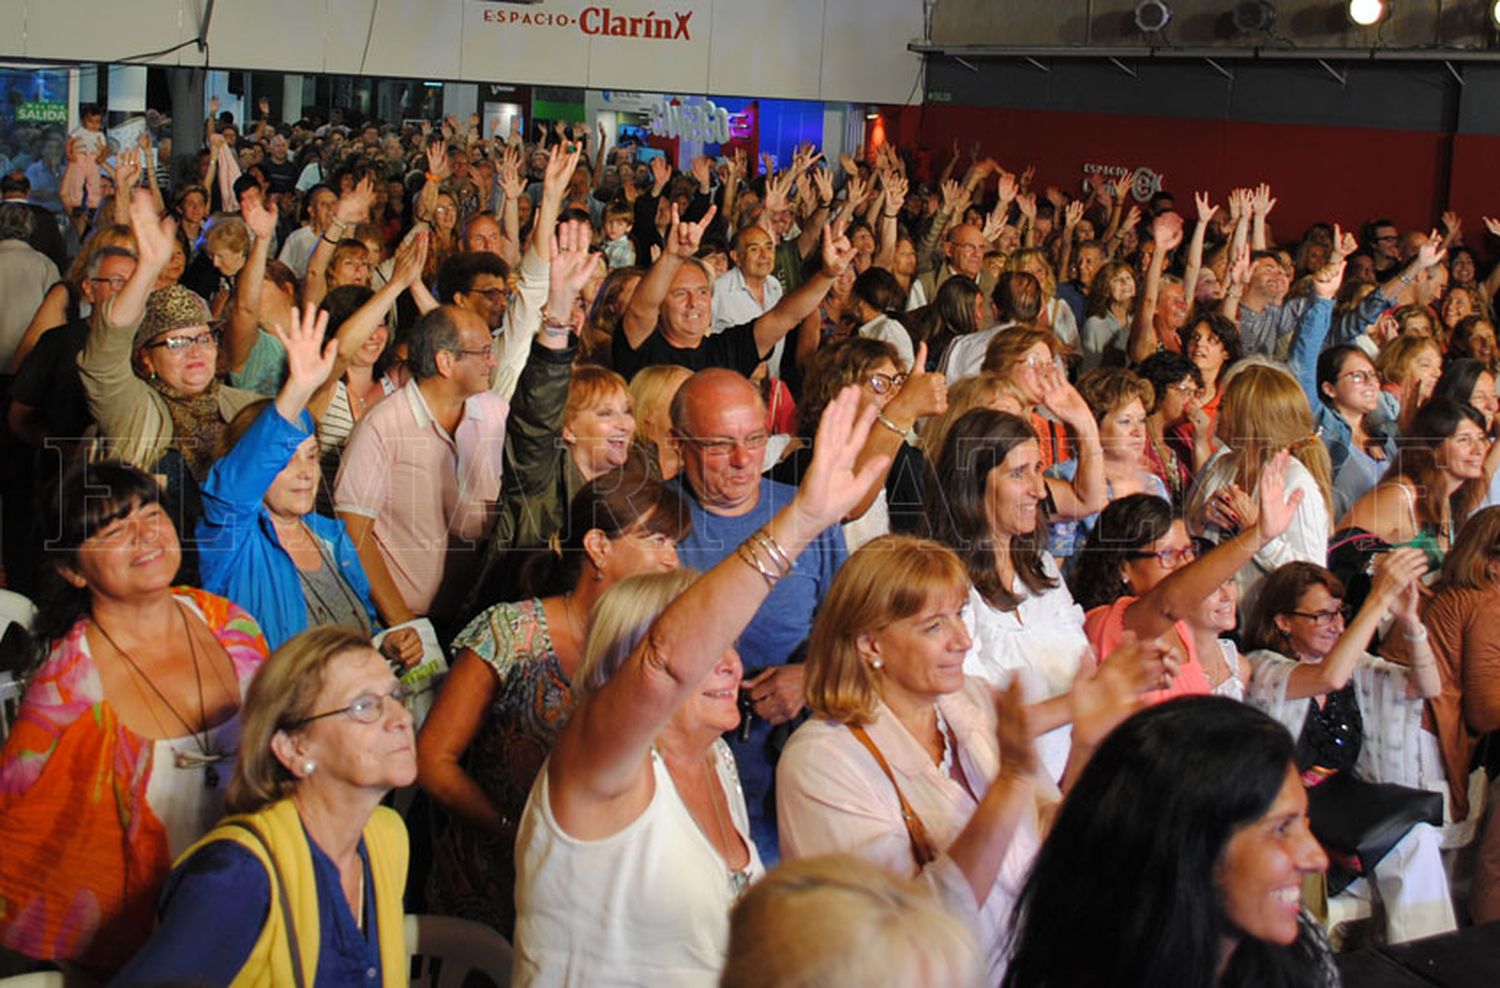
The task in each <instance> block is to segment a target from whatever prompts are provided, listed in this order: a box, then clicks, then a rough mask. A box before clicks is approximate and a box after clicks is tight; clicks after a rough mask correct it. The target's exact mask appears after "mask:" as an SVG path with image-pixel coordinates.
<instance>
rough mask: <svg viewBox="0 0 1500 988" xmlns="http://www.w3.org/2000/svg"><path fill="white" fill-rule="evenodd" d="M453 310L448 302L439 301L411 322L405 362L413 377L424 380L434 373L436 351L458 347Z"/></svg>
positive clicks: (456, 323) (435, 373)
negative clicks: (429, 310)
mask: <svg viewBox="0 0 1500 988" xmlns="http://www.w3.org/2000/svg"><path fill="white" fill-rule="evenodd" d="M457 311H459V310H456V309H454V308H453V307H452V306H448V305H440V306H438V307H437V308H436V309H433V310H432V311H431V312H427V313H424V314H423V316H422V317H421V318H420V319H418V320H417V322H416V324H415V325H414V326H412V329H411V336H410V337H408V338H407V344H406V346H407V351H406V366H407V367H408V368H409V369H410V370H411V376H412V377H413V378H414V379H416V380H418V381H425V380H426V379H428V378H430V377H437V373H438V366H437V355H438V354H439V353H440V352H442V351H444V350H447V351H449V352H452V351H454V350H457V349H458V345H459V342H460V341H459V337H458V333H459V330H458V322H457V321H456V320H455V319H454V314H455V313H456V312H457Z"/></svg>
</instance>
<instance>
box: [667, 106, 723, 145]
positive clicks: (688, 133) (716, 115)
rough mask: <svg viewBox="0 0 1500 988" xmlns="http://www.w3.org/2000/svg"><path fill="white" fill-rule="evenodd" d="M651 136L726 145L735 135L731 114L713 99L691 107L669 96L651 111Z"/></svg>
mask: <svg viewBox="0 0 1500 988" xmlns="http://www.w3.org/2000/svg"><path fill="white" fill-rule="evenodd" d="M651 133H653V134H659V135H660V136H662V137H680V138H683V139H685V140H689V141H702V142H703V143H705V144H723V143H724V142H725V141H727V140H729V138H730V137H731V136H733V135H732V132H731V129H730V126H729V111H728V110H726V109H724V108H723V107H722V106H719V105H717V104H716V103H714V101H713V100H711V99H710V100H704V101H703V102H702V103H701V104H698V105H691V104H684V103H682V102H680V101H677V100H670V99H667V98H666V97H665V96H663V97H662V99H661V102H660V103H658V104H656V105H655V106H653V107H652V108H651Z"/></svg>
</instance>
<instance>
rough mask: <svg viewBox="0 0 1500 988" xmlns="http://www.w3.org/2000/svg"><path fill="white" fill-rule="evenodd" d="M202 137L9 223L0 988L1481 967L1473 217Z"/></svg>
mask: <svg viewBox="0 0 1500 988" xmlns="http://www.w3.org/2000/svg"><path fill="white" fill-rule="evenodd" d="M213 109H214V111H215V112H214V113H213V114H211V115H210V116H209V117H208V119H207V120H206V122H205V128H204V146H203V148H202V150H201V151H199V152H197V153H196V154H187V155H179V157H178V161H179V162H180V163H181V164H182V165H183V166H184V168H185V173H180V174H176V175H167V174H165V173H164V172H165V170H166V168H165V165H163V166H162V169H161V170H162V172H163V173H162V174H158V171H159V169H158V166H157V160H158V158H159V157H161V158H162V159H163V160H165V156H164V155H158V154H157V153H155V152H156V151H158V150H160V149H158V148H154V147H153V146H152V138H151V134H150V131H149V130H148V131H147V132H146V133H145V134H143V135H142V138H141V141H140V144H139V146H138V147H133V148H111V147H109V146H108V145H107V144H105V143H104V142H103V140H102V138H101V137H96V136H94V135H98V134H99V123H100V114H99V113H98V112H97V110H96V109H95V108H85V110H84V112H83V114H82V117H83V127H82V128H80V130H79V131H78V132H75V133H74V134H72V135H69V136H68V137H67V138H66V140H65V141H64V140H63V139H62V135H58V141H57V143H58V145H59V148H58V149H57V150H58V154H57V155H54V156H53V158H49V159H48V161H50V162H51V164H49V165H47V168H46V169H44V172H45V175H46V177H47V178H48V179H49V180H50V183H51V184H50V185H49V186H47V187H45V188H38V187H37V186H36V181H35V176H31V175H30V172H36V171H37V169H36V168H32V169H30V170H29V172H27V173H21V172H17V173H14V174H11V175H7V176H4V177H3V179H0V191H3V192H4V195H5V201H4V202H0V284H3V285H4V286H5V290H4V294H3V296H0V362H3V363H4V365H5V368H6V376H5V382H6V385H7V397H8V404H7V413H6V425H7V430H6V431H7V434H6V436H5V438H4V443H5V445H6V450H7V451H6V454H5V456H6V460H7V462H8V463H10V464H13V465H15V469H13V470H8V471H7V474H8V476H7V478H6V480H5V482H4V491H3V495H4V499H5V500H4V513H3V520H4V532H3V534H4V570H3V574H4V579H5V586H6V587H7V588H8V589H9V590H11V591H14V592H18V593H20V594H22V595H24V596H26V597H27V598H30V599H31V600H34V601H35V603H36V605H37V608H38V611H37V618H36V620H35V622H34V625H33V627H32V628H31V637H32V643H33V647H32V648H31V650H30V653H29V654H28V655H26V656H25V657H24V658H23V660H22V661H21V662H19V663H18V664H17V666H16V670H17V672H18V673H19V675H20V678H21V680H22V681H23V682H24V684H25V692H24V695H23V697H22V699H21V701H20V705H19V710H18V711H17V713H16V715H15V716H14V717H13V718H12V725H11V728H10V731H9V734H8V736H7V737H6V738H5V741H4V747H3V750H0V846H3V847H4V848H5V851H4V853H3V854H0V945H3V957H0V973H5V972H6V971H19V970H28V969H34V968H36V967H38V966H54V967H60V968H62V969H63V970H64V971H65V972H67V973H68V975H69V976H70V977H76V978H78V979H81V980H80V983H89V981H90V979H92V980H93V981H109V983H112V984H120V985H137V984H140V985H144V984H161V983H208V984H227V983H230V982H232V981H235V980H236V979H237V978H243V977H245V976H246V975H247V974H249V975H253V976H254V977H255V978H259V979H261V980H263V981H264V980H265V979H269V983H275V984H298V985H301V984H308V983H313V984H352V983H356V982H357V983H362V984H371V983H377V982H378V983H383V984H390V985H395V984H404V983H405V979H406V976H407V973H406V972H407V960H406V944H405V939H404V936H405V934H404V932H403V929H404V928H403V925H402V917H403V914H404V913H406V912H415V911H425V912H433V913H440V914H445V915H451V916H457V917H461V918H464V919H467V920H471V921H473V922H477V923H482V924H485V925H487V926H489V927H491V928H493V929H494V930H496V931H498V932H499V933H500V934H502V935H504V936H505V937H506V938H507V939H509V940H510V941H511V942H512V944H513V947H514V956H515V968H514V980H515V982H516V983H517V984H520V985H610V984H618V985H642V984H651V985H657V984H672V985H714V984H723V985H752V984H753V985H788V986H790V985H834V984H853V983H864V984H889V985H898V984H899V985H911V984H930V985H939V984H942V985H966V986H969V985H996V984H1005V985H1010V986H1042V985H1061V984H1098V985H1121V986H1125V985H1157V984H1166V983H1171V984H1184V985H1195V986H1197V985H1202V986H1210V985H1257V986H1267V985H1270V986H1275V985H1285V986H1293V985H1296V986H1304V985H1305V986H1326V985H1335V984H1337V983H1338V972H1337V968H1336V967H1335V965H1334V963H1333V959H1332V958H1333V953H1332V947H1331V946H1330V943H1329V940H1328V937H1327V933H1328V930H1327V928H1326V927H1327V924H1328V916H1329V912H1328V909H1327V903H1328V901H1329V900H1330V899H1332V898H1337V897H1349V898H1350V899H1359V900H1364V901H1365V902H1366V903H1368V904H1369V909H1370V911H1371V912H1372V914H1373V916H1374V919H1373V920H1372V922H1371V923H1370V924H1368V925H1369V926H1370V927H1371V928H1370V929H1369V930H1368V931H1367V932H1366V936H1367V937H1369V938H1373V939H1375V940H1383V941H1386V942H1390V943H1399V942H1404V941H1407V940H1411V939H1415V938H1419V937H1425V936H1430V935H1434V934H1441V933H1445V932H1449V931H1453V930H1455V929H1457V928H1458V927H1459V926H1460V925H1461V924H1466V923H1470V922H1472V923H1481V922H1487V921H1492V920H1497V919H1500V815H1497V814H1496V813H1495V812H1492V811H1491V809H1490V808H1489V807H1488V806H1487V799H1486V796H1487V792H1488V779H1487V774H1486V762H1487V761H1488V755H1489V751H1488V748H1487V747H1486V745H1485V741H1486V738H1487V736H1489V735H1490V734H1491V733H1492V732H1494V731H1495V730H1496V729H1497V727H1500V688H1497V686H1496V685H1495V684H1496V683H1500V666H1497V664H1496V661H1495V658H1494V655H1495V654H1496V649H1495V647H1494V645H1493V643H1494V641H1495V640H1496V639H1495V636H1496V635H1497V634H1500V631H1497V630H1496V629H1497V628H1500V625H1490V624H1489V623H1488V622H1487V621H1486V620H1485V619H1484V617H1483V615H1484V614H1485V613H1486V612H1487V611H1488V609H1489V608H1490V607H1494V606H1496V604H1497V603H1500V476H1497V473H1500V470H1497V467H1500V442H1497V434H1500V424H1497V422H1496V415H1497V410H1500V407H1497V406H1500V402H1497V398H1496V374H1497V363H1500V348H1497V345H1496V332H1495V325H1494V322H1493V320H1494V310H1493V298H1494V293H1495V291H1496V289H1497V288H1500V265H1497V266H1496V267H1495V268H1494V271H1493V273H1492V274H1490V276H1489V277H1488V278H1482V277H1481V272H1482V269H1481V267H1480V264H1479V259H1478V258H1477V257H1476V255H1475V254H1474V253H1473V251H1471V250H1470V248H1468V247H1466V246H1465V245H1464V240H1463V233H1464V227H1463V223H1462V220H1461V219H1460V217H1458V216H1456V215H1454V214H1451V213H1445V214H1444V215H1443V216H1442V217H1441V228H1440V229H1433V230H1431V231H1422V230H1407V231H1402V230H1401V229H1400V228H1398V227H1397V226H1396V225H1395V224H1393V223H1392V222H1390V221H1388V220H1385V219H1379V218H1377V219H1372V220H1366V219H1365V218H1364V217H1330V218H1329V222H1327V223H1318V224H1315V225H1314V226H1312V227H1310V228H1309V229H1307V230H1306V231H1303V232H1300V234H1299V235H1297V236H1294V235H1293V234H1292V232H1291V231H1286V230H1278V231H1276V233H1274V234H1273V231H1272V225H1271V217H1272V216H1273V215H1274V210H1275V206H1276V202H1277V200H1276V197H1275V195H1274V193H1273V190H1271V189H1270V188H1268V187H1266V186H1264V185H1262V186H1260V187H1259V188H1257V189H1226V190H1215V191H1214V192H1197V193H1196V194H1195V195H1194V196H1193V202H1192V208H1191V209H1189V208H1187V206H1186V205H1185V204H1182V205H1180V204H1179V203H1178V201H1177V200H1176V199H1175V198H1174V197H1173V195H1172V194H1170V193H1169V192H1167V191H1158V192H1156V193H1155V194H1154V195H1152V196H1151V197H1150V198H1149V199H1148V200H1141V199H1140V198H1139V197H1138V196H1137V195H1136V194H1135V193H1134V192H1133V191H1132V189H1131V187H1130V186H1129V185H1128V184H1126V183H1125V182H1123V181H1122V182H1119V183H1111V182H1107V181H1103V180H1091V181H1090V182H1089V183H1088V184H1087V185H1086V186H1085V187H1082V188H1078V189H1071V190H1068V189H1064V188H1062V187H1060V186H1058V185H1043V184H1042V181H1041V179H1040V178H1039V177H1038V176H1037V175H1036V174H1035V172H1034V169H1032V168H1029V167H1021V168H1018V170H1017V171H1015V172H1012V171H1009V170H1007V169H1006V168H1005V167H1004V166H1002V165H1001V164H1000V163H999V162H997V161H995V160H994V159H991V158H987V157H983V156H982V155H981V152H980V151H979V150H978V147H977V146H976V149H975V150H974V151H973V152H972V153H968V154H966V153H964V152H962V151H961V149H960V148H958V147H957V146H955V147H954V148H953V149H952V153H951V155H947V156H946V157H945V156H943V155H938V156H937V158H938V160H939V161H940V162H942V164H943V168H942V171H941V172H940V173H938V174H924V173H919V171H918V170H917V160H916V156H915V155H913V154H911V153H909V152H910V150H911V149H904V148H898V147H893V146H891V145H888V144H887V145H881V146H878V147H871V148H868V149H866V148H861V149H858V150H856V151H854V152H852V153H848V154H841V155H838V156H837V160H836V161H825V160H823V158H824V156H823V155H822V154H821V153H820V152H819V151H818V149H817V148H815V147H812V146H807V147H799V148H798V149H797V150H796V151H795V153H794V154H793V155H792V156H791V160H790V162H783V163H781V166H780V167H778V163H777V162H776V161H774V160H773V159H771V158H770V157H769V156H768V157H765V158H763V159H762V161H761V162H760V163H759V165H758V166H757V164H756V163H755V162H753V161H750V160H747V159H746V157H745V155H744V154H743V153H741V152H726V153H725V154H723V155H720V156H719V157H717V158H709V157H699V158H694V159H693V160H691V161H687V162H682V163H681V164H682V166H683V167H681V168H678V167H674V164H673V162H672V161H671V160H670V158H669V157H668V156H667V155H664V154H662V153H660V151H659V150H658V149H654V148H646V147H642V146H639V145H636V144H632V143H627V144H620V143H617V142H616V141H615V140H614V139H613V138H612V136H611V135H610V134H609V133H608V132H607V131H606V130H604V129H603V128H600V129H599V130H598V131H590V130H588V129H587V128H583V127H578V126H574V125H570V124H565V123H557V124H555V125H551V124H549V125H542V126H539V127H537V128H536V129H535V132H534V133H525V132H523V131H522V129H521V128H519V127H516V128H513V129H512V131H511V132H510V133H509V134H508V135H503V136H502V135H496V136H495V137H493V138H485V137H484V136H483V135H482V133H481V130H480V127H479V121H478V120H477V118H475V119H471V120H469V121H461V120H457V119H454V118H451V117H450V118H448V119H447V120H445V121H441V122H437V123H435V124H422V125H421V126H413V125H406V126H402V127H391V126H384V125H381V124H379V123H378V122H368V123H367V124H366V125H365V126H363V127H354V128H350V127H347V126H343V125H342V123H341V122H339V121H335V122H334V123H330V124H322V123H321V121H302V122H300V123H299V124H297V125H295V126H292V127H275V126H272V125H271V123H270V122H269V120H268V119H266V116H267V109H268V108H266V107H265V106H264V105H262V107H261V112H260V115H259V118H258V119H256V120H254V121H246V122H244V123H243V124H242V125H238V124H236V122H235V121H234V120H233V119H232V118H230V117H228V116H227V115H220V114H218V113H217V112H216V111H217V107H214V108H213ZM54 159H55V160H54ZM44 164H45V163H44ZM1013 164H1015V165H1023V164H1024V163H1013ZM44 184H45V183H44ZM1216 197H1222V202H1216ZM1335 220H1338V221H1341V222H1344V221H1349V222H1357V223H1358V224H1359V230H1358V234H1357V235H1356V234H1355V233H1354V232H1346V231H1345V230H1344V229H1343V228H1342V226H1341V225H1340V222H1334V221H1335ZM1484 223H1485V228H1486V230H1487V231H1488V232H1489V233H1490V234H1492V235H1495V236H1500V222H1497V221H1495V220H1491V219H1485V221H1484ZM1190 227H1191V228H1190ZM1471 230H1472V227H1471ZM1475 239H1476V240H1477V239H1478V238H1477V237H1476V238H1475ZM49 253H50V254H51V255H52V256H50V257H49ZM434 660H436V661H437V664H438V666H439V667H440V668H441V669H442V670H444V673H443V674H442V675H432V674H431V668H430V667H429V665H428V664H429V663H431V662H433V661H434ZM416 669H427V670H428V673H427V674H424V675H423V676H420V677H418V676H416V675H415V673H413V672H412V670H416ZM424 694H425V695H424ZM387 701H390V702H387ZM414 701H420V702H416V703H414ZM413 710H417V711H419V712H420V713H421V715H422V716H421V721H420V724H419V723H418V722H417V719H416V718H415V717H414V713H413ZM410 788H415V789H416V790H418V791H419V792H420V794H421V798H418V799H417V800H416V802H415V803H411V802H410V801H408V800H405V799H403V800H401V801H400V802H398V803H397V805H403V806H405V805H411V806H413V807H414V809H413V810H412V811H410V812H409V813H408V814H407V815H406V817H405V818H403V816H402V815H401V814H400V813H398V812H396V811H395V810H394V809H392V808H391V805H390V804H391V800H390V799H389V798H388V797H389V795H390V794H391V793H392V791H394V790H400V789H410ZM408 828H410V829H409V831H408ZM1080 926H1086V928H1087V929H1088V931H1089V932H1088V934H1087V938H1088V943H1089V949H1088V950H1079V949H1078V947H1077V941H1078V936H1079V933H1078V930H1079V928H1080Z"/></svg>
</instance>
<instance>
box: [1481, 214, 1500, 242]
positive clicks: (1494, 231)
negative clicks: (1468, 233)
mask: <svg viewBox="0 0 1500 988" xmlns="http://www.w3.org/2000/svg"><path fill="white" fill-rule="evenodd" d="M1484 228H1485V229H1486V230H1488V231H1489V232H1490V235H1491V236H1493V237H1500V220H1497V219H1495V218H1494V217H1493V216H1486V217H1484Z"/></svg>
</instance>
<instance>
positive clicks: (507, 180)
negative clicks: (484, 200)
mask: <svg viewBox="0 0 1500 988" xmlns="http://www.w3.org/2000/svg"><path fill="white" fill-rule="evenodd" d="M506 150H507V151H510V150H511V149H510V148H507V149H506ZM517 157H519V156H517ZM517 157H512V156H511V155H510V154H505V155H504V156H502V157H501V159H500V191H501V193H503V194H504V196H505V198H506V200H507V201H514V200H516V199H519V198H521V196H523V195H525V194H526V179H524V178H522V177H521V163H520V161H519V160H517Z"/></svg>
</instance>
